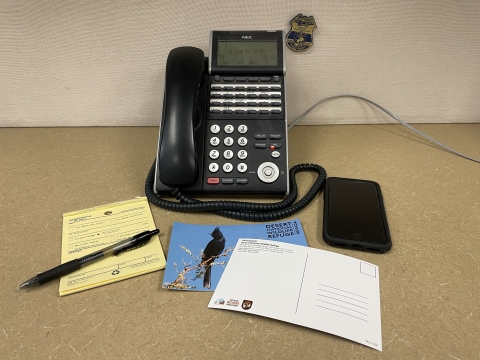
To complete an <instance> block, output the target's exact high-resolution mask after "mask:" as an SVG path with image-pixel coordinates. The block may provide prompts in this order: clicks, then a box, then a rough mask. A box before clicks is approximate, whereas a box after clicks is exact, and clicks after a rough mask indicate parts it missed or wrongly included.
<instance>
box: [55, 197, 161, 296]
mask: <svg viewBox="0 0 480 360" xmlns="http://www.w3.org/2000/svg"><path fill="white" fill-rule="evenodd" d="M155 228H156V227H155V223H154V221H153V217H152V213H151V211H150V206H149V204H148V201H147V199H146V198H145V197H139V198H136V199H132V200H127V201H122V202H117V203H113V204H108V205H102V206H97V207H94V208H91V209H85V210H79V211H73V212H69V213H65V214H63V232H62V263H65V262H67V261H70V260H73V259H77V258H80V257H82V256H85V255H88V254H91V253H93V252H95V251H98V250H102V249H103V248H105V247H107V246H110V245H112V244H114V243H116V242H118V241H120V240H124V239H127V238H129V237H131V236H134V235H136V234H138V233H141V232H143V231H147V230H154V229H155ZM165 265H166V261H165V255H164V253H163V249H162V245H161V244H160V239H159V238H158V235H155V236H153V237H152V238H151V240H150V241H149V242H148V243H147V244H146V245H144V246H142V247H140V248H138V249H134V250H131V251H126V252H123V253H121V254H119V255H118V256H110V257H107V258H104V259H101V260H99V261H97V262H95V263H92V264H90V265H86V266H85V267H83V268H81V269H80V270H77V271H75V272H73V273H71V274H69V275H67V276H64V277H62V278H61V279H60V288H59V293H60V296H63V295H68V294H72V293H75V292H78V291H82V290H87V289H91V288H94V287H97V286H101V285H105V284H110V283H112V282H115V281H120V280H124V279H128V278H131V277H134V276H138V275H142V274H146V273H149V272H152V271H156V270H160V269H164V268H165Z"/></svg>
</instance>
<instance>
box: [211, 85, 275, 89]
mask: <svg viewBox="0 0 480 360" xmlns="http://www.w3.org/2000/svg"><path fill="white" fill-rule="evenodd" d="M211 88H212V90H224V91H233V90H236V91H245V90H246V91H257V90H260V91H269V90H270V91H274V90H276V91H279V90H281V89H282V87H281V85H259V86H257V85H238V84H233V85H224V84H212V87H211Z"/></svg>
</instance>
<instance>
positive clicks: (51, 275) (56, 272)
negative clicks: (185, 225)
mask: <svg viewBox="0 0 480 360" xmlns="http://www.w3.org/2000/svg"><path fill="white" fill-rule="evenodd" d="M159 232H160V230H158V229H155V230H152V231H144V232H142V233H140V234H137V235H135V236H132V237H130V238H128V239H125V240H121V241H119V242H117V243H115V244H113V245H110V246H107V247H106V248H104V249H102V250H98V251H95V252H94V253H91V254H89V255H85V256H83V257H81V258H78V259H75V260H71V261H68V262H66V263H64V264H62V265H59V266H57V267H54V268H53V269H50V270H48V271H45V272H43V273H41V274H38V275H37V276H34V277H32V278H31V279H28V280H27V281H25V282H24V283H22V284H21V285H20V289H28V288H31V287H34V286H38V285H42V284H45V283H46V282H47V281H50V280H53V279H58V278H60V277H62V276H65V275H67V274H70V273H72V272H74V271H76V270H78V269H80V268H82V267H84V266H86V265H89V264H92V263H94V262H96V261H98V260H101V259H104V258H106V257H109V256H112V255H115V256H116V255H118V254H120V253H122V252H124V251H129V250H133V249H137V248H139V247H141V246H143V245H145V244H147V243H148V242H149V241H150V239H151V237H152V236H153V235H156V234H158V233H159Z"/></svg>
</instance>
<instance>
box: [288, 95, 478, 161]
mask: <svg viewBox="0 0 480 360" xmlns="http://www.w3.org/2000/svg"><path fill="white" fill-rule="evenodd" d="M339 98H354V99H360V100H363V101H366V102H368V103H369V104H372V105H373V106H375V107H377V108H379V109H380V110H382V111H383V112H384V113H386V114H387V115H389V116H391V117H392V118H394V119H395V120H397V121H398V122H399V123H400V124H402V125H404V126H406V127H407V128H409V129H410V130H412V131H414V132H416V133H417V134H418V135H420V136H423V137H424V138H425V139H427V140H429V141H431V142H433V143H434V144H437V145H438V146H440V147H442V148H444V149H446V150H448V151H450V152H451V153H453V154H455V155H458V156H461V157H463V158H465V159H468V160H471V161H475V162H477V163H480V160H477V159H474V158H472V157H470V156H467V155H464V154H462V153H460V152H458V151H456V150H453V149H452V148H450V147H448V146H447V145H444V144H442V143H441V142H439V141H437V140H435V139H434V138H432V137H430V136H428V135H427V134H425V133H423V132H421V131H420V130H417V129H415V128H414V127H413V126H411V125H410V124H408V123H406V122H405V121H403V120H402V119H400V118H399V117H398V116H396V115H395V114H393V113H392V112H390V111H388V110H387V109H385V108H384V107H383V106H381V105H378V104H377V103H375V102H373V101H371V100H368V99H366V98H364V97H361V96H358V95H350V94H341V95H334V96H329V97H326V98H324V99H322V100H320V101H318V102H317V103H316V104H314V105H313V106H312V107H311V108H310V109H308V110H307V111H305V112H304V113H303V114H302V115H300V116H299V117H298V118H297V119H296V120H295V121H293V122H292V123H291V124H290V125H289V126H288V130H290V129H291V128H292V127H294V126H295V125H296V124H297V123H298V122H299V121H300V120H302V119H303V118H304V117H305V116H307V114H308V113H309V112H310V111H312V110H313V109H314V108H315V107H317V106H318V105H320V104H321V103H323V102H325V101H327V100H332V99H339Z"/></svg>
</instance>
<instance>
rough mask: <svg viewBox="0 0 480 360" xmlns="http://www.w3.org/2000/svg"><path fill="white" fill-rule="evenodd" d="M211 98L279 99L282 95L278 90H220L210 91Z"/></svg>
mask: <svg viewBox="0 0 480 360" xmlns="http://www.w3.org/2000/svg"><path fill="white" fill-rule="evenodd" d="M210 97H211V98H215V99H222V98H223V99H233V98H237V99H257V98H258V99H268V98H272V99H280V98H281V97H282V95H281V93H280V92H268V93H262V92H222V91H212V92H211V93H210Z"/></svg>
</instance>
